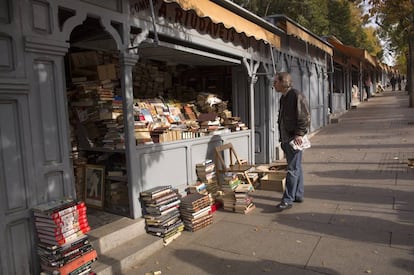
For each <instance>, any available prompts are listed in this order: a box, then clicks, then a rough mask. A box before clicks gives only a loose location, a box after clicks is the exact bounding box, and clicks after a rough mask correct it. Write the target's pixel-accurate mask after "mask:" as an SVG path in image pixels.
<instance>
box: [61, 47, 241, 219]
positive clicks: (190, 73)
mask: <svg viewBox="0 0 414 275" xmlns="http://www.w3.org/2000/svg"><path fill="white" fill-rule="evenodd" d="M67 63H68V68H69V71H68V77H67V78H68V80H70V81H69V83H68V84H67V87H68V90H67V98H68V105H69V117H70V127H71V143H72V159H73V166H74V173H75V179H76V193H77V197H78V198H79V199H84V197H85V192H84V185H85V172H84V167H85V165H88V164H96V165H104V166H105V186H104V190H105V196H104V197H105V201H104V209H106V210H108V211H111V212H116V213H121V214H123V215H126V216H128V215H129V206H128V203H127V202H128V201H129V199H128V180H127V171H126V169H122V171H123V173H122V175H119V176H114V175H112V176H110V175H108V173H107V172H108V171H111V169H113V168H112V167H108V165H109V164H108V162H106V161H105V159H106V158H108V157H109V156H111V155H113V154H116V155H123V159H124V165H123V166H126V164H125V149H126V145H125V133H126V132H127V131H134V136H135V140H136V145H137V146H140V145H143V144H156V143H166V142H174V141H178V140H185V139H195V138H199V137H203V136H208V135H219V134H223V133H230V132H234V131H241V130H247V129H248V128H247V127H246V125H245V124H244V123H243V122H242V121H241V119H240V118H239V117H235V116H233V115H232V112H231V111H230V110H229V108H228V107H229V101H228V100H225V98H223V97H226V96H228V95H229V94H231V93H229V91H228V89H231V87H228V86H229V79H228V78H229V75H231V70H229V68H226V67H224V66H221V67H198V68H194V67H190V66H186V65H173V66H169V65H167V64H166V63H165V62H159V61H153V60H140V61H139V62H138V63H137V64H136V65H135V66H134V68H133V71H132V74H133V96H134V100H133V110H130V111H131V113H132V114H133V116H134V125H125V119H124V115H125V114H124V113H123V111H124V106H123V104H124V100H123V98H122V92H121V84H120V80H119V56H118V55H117V54H113V53H109V52H102V51H91V50H87V51H85V50H81V49H71V53H70V54H69V55H68V58H67ZM221 78H222V79H221ZM131 128H132V129H133V130H132V129H131ZM129 129H131V130H129ZM93 156H94V157H95V159H94V157H93Z"/></svg>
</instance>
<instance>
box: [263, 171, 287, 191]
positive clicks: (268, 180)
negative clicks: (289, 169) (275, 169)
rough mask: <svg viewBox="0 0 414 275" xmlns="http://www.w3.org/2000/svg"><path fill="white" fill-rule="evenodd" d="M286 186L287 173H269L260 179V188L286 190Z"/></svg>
mask: <svg viewBox="0 0 414 275" xmlns="http://www.w3.org/2000/svg"><path fill="white" fill-rule="evenodd" d="M285 186H286V173H269V174H266V175H264V176H263V177H262V178H261V179H260V185H259V186H258V187H257V189H259V190H267V191H277V192H284V191H285Z"/></svg>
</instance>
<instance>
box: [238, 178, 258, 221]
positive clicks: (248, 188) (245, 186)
mask: <svg viewBox="0 0 414 275" xmlns="http://www.w3.org/2000/svg"><path fill="white" fill-rule="evenodd" d="M253 191H254V187H253V186H252V185H251V184H250V183H241V184H239V185H237V187H236V188H234V198H235V203H234V212H236V213H241V214H247V213H249V212H251V211H252V210H253V209H255V208H256V206H255V204H254V203H253V198H252V197H251V196H250V192H253Z"/></svg>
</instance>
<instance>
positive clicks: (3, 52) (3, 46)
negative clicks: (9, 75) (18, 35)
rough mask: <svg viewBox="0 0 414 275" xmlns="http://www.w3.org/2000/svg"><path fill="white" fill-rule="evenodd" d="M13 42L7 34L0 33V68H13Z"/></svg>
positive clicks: (5, 69)
mask: <svg viewBox="0 0 414 275" xmlns="http://www.w3.org/2000/svg"><path fill="white" fill-rule="evenodd" d="M13 63H14V62H13V44H12V40H11V38H10V37H8V36H2V35H0V70H2V71H11V70H13V67H14V65H13Z"/></svg>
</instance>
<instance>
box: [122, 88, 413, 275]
mask: <svg viewBox="0 0 414 275" xmlns="http://www.w3.org/2000/svg"><path fill="white" fill-rule="evenodd" d="M311 142H312V148H310V149H308V150H307V151H306V152H305V154H304V170H305V202H304V203H301V204H295V205H294V207H293V208H292V209H289V210H286V211H284V212H281V213H277V212H276V209H275V205H276V204H277V203H278V201H279V200H280V198H281V193H277V192H270V191H261V190H256V191H255V192H254V193H253V197H254V202H255V204H256V207H257V208H256V209H255V210H254V211H253V212H252V213H249V214H247V215H242V214H236V213H228V212H223V211H218V212H216V213H215V214H214V217H213V218H214V223H213V224H212V225H210V226H208V227H206V228H204V229H202V230H200V231H196V232H194V233H191V232H183V234H182V235H181V236H180V237H179V238H178V239H176V240H175V241H173V242H172V243H171V244H169V245H168V246H167V247H165V248H163V249H162V250H160V251H159V252H157V253H156V254H154V255H153V256H152V257H151V258H148V259H147V260H146V261H145V262H144V263H142V264H140V265H138V266H135V267H134V269H132V270H131V271H130V272H128V274H145V273H147V272H151V271H161V272H162V274H163V275H164V274H174V275H180V274H185V275H187V274H189V275H190V274H191V275H195V274H220V275H222V274H238V275H242V274H246V275H247V274H249V275H251V274H294V275H297V274H350V275H351V274H352V275H354V274H384V275H400V274H414V168H409V167H408V165H407V159H408V158H414V109H413V108H408V96H407V95H406V93H404V92H385V93H383V94H381V95H378V96H376V97H374V98H371V99H370V100H369V101H368V102H363V103H361V104H360V105H358V108H357V109H353V110H350V111H348V112H347V113H346V114H344V115H343V116H341V117H340V119H339V123H338V124H330V125H328V126H327V127H325V128H323V129H321V130H320V131H319V132H318V133H316V134H315V135H313V137H312V138H311ZM150 274H151V273H150Z"/></svg>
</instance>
